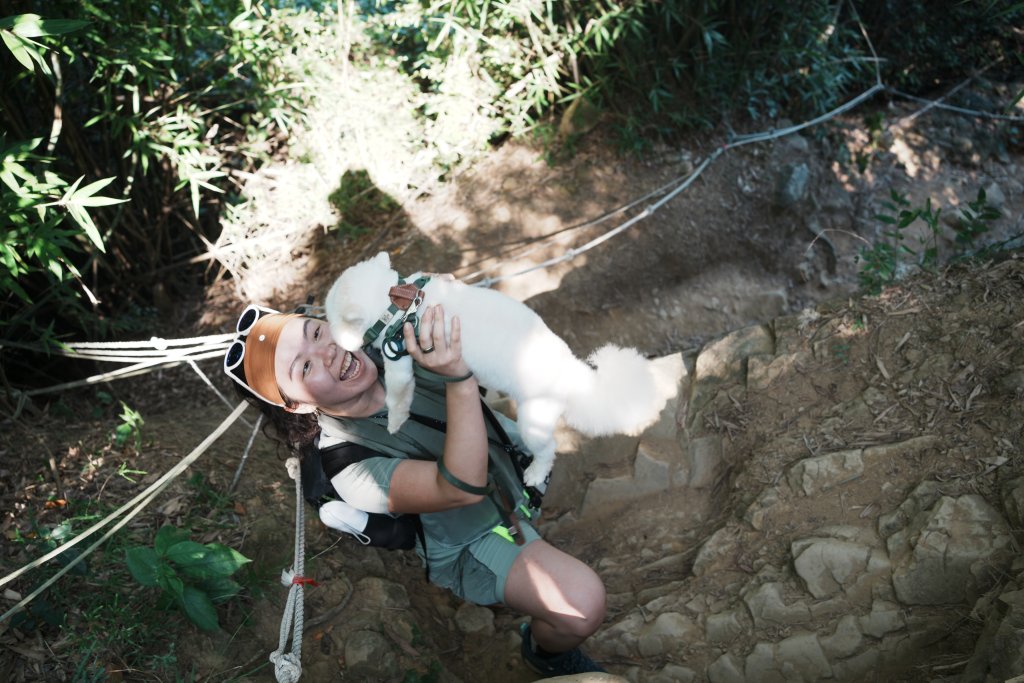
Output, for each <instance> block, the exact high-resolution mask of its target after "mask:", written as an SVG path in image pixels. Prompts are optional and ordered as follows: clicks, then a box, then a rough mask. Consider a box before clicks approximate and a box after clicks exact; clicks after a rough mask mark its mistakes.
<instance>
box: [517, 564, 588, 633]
mask: <svg viewBox="0 0 1024 683" xmlns="http://www.w3.org/2000/svg"><path fill="white" fill-rule="evenodd" d="M525 569H526V573H527V575H528V576H529V577H530V583H532V585H533V588H534V589H535V590H536V591H537V595H538V597H539V598H540V601H541V603H542V604H543V605H544V607H545V608H546V609H547V610H548V611H549V612H551V613H552V614H557V615H559V616H564V617H570V618H573V619H586V615H584V614H583V613H582V612H580V611H579V610H578V609H577V608H576V607H574V606H573V604H572V601H571V600H570V599H569V597H568V596H567V595H566V594H565V591H564V590H562V587H561V586H560V585H559V583H558V580H557V579H556V578H555V577H554V576H552V575H551V573H550V572H548V571H547V570H545V569H544V567H543V566H542V565H541V564H540V563H538V562H527V563H525Z"/></svg>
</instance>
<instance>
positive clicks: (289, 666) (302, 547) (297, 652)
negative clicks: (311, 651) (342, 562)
mask: <svg viewBox="0 0 1024 683" xmlns="http://www.w3.org/2000/svg"><path fill="white" fill-rule="evenodd" d="M285 466H286V467H287V468H288V476H290V477H291V478H292V479H294V480H295V560H294V563H293V564H292V569H291V570H287V569H286V570H284V571H282V572H281V583H283V584H284V585H285V586H289V590H288V601H287V602H286V603H285V607H284V615H283V616H282V617H281V636H280V639H279V640H278V645H277V649H276V650H274V651H273V652H271V653H270V661H271V662H273V664H274V675H275V676H276V677H277V680H278V681H279V682H280V683H294V682H295V681H297V680H299V677H300V676H301V675H302V627H303V597H304V593H303V588H304V586H303V583H302V582H301V581H299V582H296V581H294V579H295V578H296V577H298V578H303V577H304V574H303V572H304V571H305V569H304V565H305V553H306V524H305V520H304V518H303V514H302V510H303V508H302V503H303V501H302V468H301V467H300V466H299V459H298V458H288V461H287V462H286V463H285ZM289 630H290V631H291V632H292V651H291V652H288V653H286V652H285V647H286V646H287V643H288V632H289Z"/></svg>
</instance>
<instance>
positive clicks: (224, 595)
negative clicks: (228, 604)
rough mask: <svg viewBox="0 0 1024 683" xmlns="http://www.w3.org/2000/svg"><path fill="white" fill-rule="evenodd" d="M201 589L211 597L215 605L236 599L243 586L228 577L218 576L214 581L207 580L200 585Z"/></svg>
mask: <svg viewBox="0 0 1024 683" xmlns="http://www.w3.org/2000/svg"><path fill="white" fill-rule="evenodd" d="M199 588H201V589H202V590H203V591H204V592H205V593H206V594H207V595H208V596H210V599H211V600H213V604H215V605H219V604H220V603H222V602H225V601H227V600H229V599H231V598H233V597H235V596H236V595H238V592H239V591H240V590H242V586H241V584H239V583H238V582H237V581H235V580H234V579H230V578H228V577H226V576H216V577H214V578H212V579H207V580H206V581H203V582H202V584H200V586H199Z"/></svg>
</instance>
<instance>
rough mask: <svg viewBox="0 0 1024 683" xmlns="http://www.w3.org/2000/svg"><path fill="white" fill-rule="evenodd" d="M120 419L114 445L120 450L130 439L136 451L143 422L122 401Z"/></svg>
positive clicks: (140, 437) (138, 415)
mask: <svg viewBox="0 0 1024 683" xmlns="http://www.w3.org/2000/svg"><path fill="white" fill-rule="evenodd" d="M120 417H121V424H119V425H118V426H117V427H116V428H115V429H114V436H113V438H114V445H115V446H117V447H118V448H122V447H124V445H125V444H126V443H128V441H129V439H130V440H131V441H132V442H133V444H134V446H135V449H136V450H138V448H139V447H140V446H141V445H142V425H143V424H144V423H145V420H143V419H142V415H140V414H139V412H138V411H137V410H132V409H131V408H130V407H129V406H128V404H127V403H125V402H124V401H121V416H120ZM119 474H120V473H119Z"/></svg>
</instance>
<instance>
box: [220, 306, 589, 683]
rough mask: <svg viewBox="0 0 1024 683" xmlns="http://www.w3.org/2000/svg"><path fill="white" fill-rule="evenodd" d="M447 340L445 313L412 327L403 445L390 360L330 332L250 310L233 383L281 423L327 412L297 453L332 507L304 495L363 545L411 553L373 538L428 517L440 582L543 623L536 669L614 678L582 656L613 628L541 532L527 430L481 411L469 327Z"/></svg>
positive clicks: (582, 577) (529, 648)
mask: <svg viewBox="0 0 1024 683" xmlns="http://www.w3.org/2000/svg"><path fill="white" fill-rule="evenodd" d="M445 329H446V327H445V314H444V311H443V310H442V309H441V307H440V306H435V307H430V308H427V309H426V310H425V311H424V312H423V315H422V318H421V324H420V330H419V333H418V335H417V334H416V333H415V332H414V331H413V328H412V326H411V325H406V326H405V328H404V329H403V334H404V337H405V345H406V349H407V350H408V353H409V355H410V356H412V359H413V361H414V362H415V363H416V366H417V374H418V377H417V384H416V396H415V398H414V400H413V404H412V417H413V419H410V420H409V421H408V422H407V423H406V424H404V425H403V426H402V429H401V430H400V431H399V432H397V433H395V434H391V433H389V432H388V431H387V427H386V425H387V413H386V409H385V390H384V384H383V380H384V378H383V377H382V376H381V372H380V370H379V365H378V362H377V361H375V359H373V358H371V357H370V356H369V355H368V354H367V352H366V351H364V350H359V351H356V352H352V353H350V352H347V351H345V350H344V349H342V348H341V347H339V346H338V345H337V344H336V343H335V342H334V340H333V339H332V338H331V336H330V332H329V328H328V326H327V324H326V323H325V322H324V321H322V320H318V319H316V318H309V317H304V316H300V315H282V314H280V313H275V312H272V311H269V310H268V309H261V308H257V307H249V308H247V309H246V311H245V312H244V313H243V314H242V318H241V319H240V320H239V324H238V326H237V328H236V331H237V333H238V335H239V338H238V340H237V341H236V343H235V344H233V345H232V347H231V349H229V351H228V353H227V355H226V356H225V371H226V372H228V374H230V375H231V376H232V378H233V379H234V380H235V381H236V382H238V383H239V384H240V385H241V386H242V387H245V388H246V389H248V392H249V396H250V397H252V398H253V399H254V400H256V402H257V403H258V404H259V405H260V407H261V409H262V410H263V411H264V412H265V413H267V414H269V415H270V416H271V417H272V418H275V414H276V418H275V421H276V422H277V423H280V419H279V418H280V417H281V416H284V415H292V416H293V417H301V416H303V415H306V414H311V413H315V414H316V420H317V427H318V429H317V430H316V431H315V432H313V433H310V432H308V431H307V432H304V436H303V438H302V439H289V445H290V446H292V447H294V448H297V449H298V450H300V452H302V453H303V457H304V463H303V470H304V472H307V471H310V469H311V468H312V469H313V474H314V475H315V476H314V477H307V476H306V475H304V476H303V483H304V486H305V485H306V483H307V479H308V480H310V481H317V480H319V481H322V482H329V485H325V486H324V489H325V491H326V494H327V498H329V499H331V500H328V501H327V502H324V500H325V499H324V496H323V495H321V494H322V493H323V492H317V493H316V494H315V495H313V494H311V493H310V492H309V491H307V492H306V498H307V500H309V501H310V502H311V504H313V505H314V506H315V507H317V508H318V509H319V510H320V518H321V520H322V521H323V522H324V523H325V524H327V525H328V526H331V527H333V528H335V529H337V530H340V531H345V532H347V533H350V534H353V535H356V536H357V537H359V538H360V540H362V541H363V542H374V541H377V542H376V543H375V544H376V545H384V546H386V547H407V546H403V545H402V544H400V543H397V542H396V541H395V539H394V538H393V537H388V538H386V539H384V538H381V539H374V538H372V534H373V533H375V532H374V531H372V529H374V528H377V529H382V528H384V527H385V526H387V529H388V530H389V533H393V532H394V530H395V529H396V528H398V526H397V525H396V524H390V525H388V524H387V522H393V521H394V516H395V515H417V516H418V517H417V518H416V519H418V520H419V525H420V528H421V533H420V534H419V536H418V539H416V540H415V541H412V543H414V544H415V550H416V552H417V554H418V555H419V556H420V558H421V559H422V560H423V562H424V564H425V566H426V567H427V576H428V578H429V580H430V581H431V582H432V583H435V584H437V585H439V586H442V587H445V588H449V589H450V590H452V592H454V593H455V594H456V595H458V596H460V597H462V598H464V599H466V600H468V601H470V602H475V603H477V604H482V605H489V604H496V603H504V604H506V605H509V606H510V607H512V608H514V609H517V610H519V611H521V612H523V613H525V614H527V615H529V616H530V617H532V620H531V621H530V623H529V624H523V626H522V628H521V635H522V656H523V658H524V660H525V662H526V664H527V665H528V666H530V668H532V669H534V670H535V671H537V672H539V673H541V674H543V675H547V676H556V675H563V674H572V673H581V672H586V671H603V670H604V669H602V668H601V667H600V666H599V665H598V664H596V663H595V662H593V661H592V660H591V659H590V658H588V657H587V656H586V655H584V654H583V652H582V651H581V650H580V649H579V647H578V646H579V645H580V643H582V642H583V641H584V640H585V639H586V638H587V637H589V636H590V635H591V634H592V633H594V631H596V630H597V629H598V627H599V626H600V625H601V623H602V621H603V620H604V616H605V589H604V585H603V583H602V582H601V579H600V578H599V577H598V576H597V574H595V573H594V572H593V571H592V570H591V569H590V568H589V567H587V566H586V565H585V564H583V563H582V562H580V561H579V560H577V559H576V558H574V557H571V556H569V555H567V554H566V553H564V552H562V551H560V550H558V549H556V548H555V547H553V546H551V545H550V544H548V543H547V542H545V541H544V540H542V539H541V538H540V535H539V534H538V533H537V531H536V529H535V528H534V527H533V526H532V523H531V520H533V519H535V518H536V515H537V514H539V496H538V497H536V498H532V497H531V496H530V491H528V490H527V489H526V488H525V487H524V485H523V483H522V464H521V463H520V462H519V455H521V454H522V455H525V452H524V450H523V448H524V447H523V445H522V442H521V440H520V439H519V436H518V432H517V431H516V429H515V424H514V423H513V422H511V421H510V420H505V419H504V418H502V417H501V416H497V415H495V414H493V413H491V412H490V410H489V409H488V408H487V407H486V406H485V405H484V404H483V402H482V401H481V400H480V388H479V386H478V385H477V383H476V379H475V378H474V377H473V375H472V373H471V372H469V370H468V368H467V366H466V362H465V360H464V359H463V357H462V342H461V326H460V323H459V319H458V318H457V317H453V318H452V319H451V324H450V334H447V335H446V333H445ZM398 519H399V520H401V519H403V518H402V517H398ZM374 525H376V527H374ZM405 528H408V527H405Z"/></svg>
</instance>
